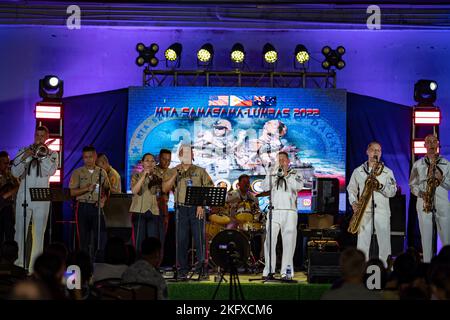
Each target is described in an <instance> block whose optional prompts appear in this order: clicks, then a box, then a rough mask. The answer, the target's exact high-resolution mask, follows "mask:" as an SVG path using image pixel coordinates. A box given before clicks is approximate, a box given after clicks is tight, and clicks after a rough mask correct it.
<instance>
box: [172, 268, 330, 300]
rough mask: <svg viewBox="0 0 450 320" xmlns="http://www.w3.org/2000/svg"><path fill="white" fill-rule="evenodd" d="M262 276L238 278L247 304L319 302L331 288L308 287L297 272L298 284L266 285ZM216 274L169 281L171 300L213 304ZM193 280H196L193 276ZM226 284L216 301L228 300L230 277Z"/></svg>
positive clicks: (271, 283) (244, 275)
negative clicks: (198, 278)
mask: <svg viewBox="0 0 450 320" xmlns="http://www.w3.org/2000/svg"><path fill="white" fill-rule="evenodd" d="M261 277H262V274H258V275H255V274H251V275H249V274H239V281H240V283H241V288H242V291H243V295H244V298H245V300H318V299H320V297H321V296H322V294H323V293H324V292H326V291H327V290H328V289H329V288H330V286H331V284H329V283H326V284H319V283H308V282H307V279H306V275H305V274H304V273H303V272H296V273H295V278H294V280H297V283H284V282H266V283H263V281H262V280H257V281H250V279H255V278H256V279H261ZM214 278H215V274H210V276H209V280H208V281H207V280H203V281H196V280H189V281H183V282H170V281H168V290H169V299H170V300H212V297H213V295H214V292H215V290H216V288H217V286H218V282H214ZM193 279H196V277H195V276H194V277H193ZM225 279H226V280H227V282H222V283H221V284H220V289H219V291H218V293H217V296H216V299H217V300H228V299H229V290H230V282H229V275H225Z"/></svg>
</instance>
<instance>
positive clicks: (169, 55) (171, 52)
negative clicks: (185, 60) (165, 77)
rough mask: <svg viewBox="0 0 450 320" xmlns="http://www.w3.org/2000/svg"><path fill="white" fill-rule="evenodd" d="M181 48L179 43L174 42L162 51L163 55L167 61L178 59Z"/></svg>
mask: <svg viewBox="0 0 450 320" xmlns="http://www.w3.org/2000/svg"><path fill="white" fill-rule="evenodd" d="M182 49H183V47H182V46H181V43H178V42H177V43H174V44H172V45H171V46H170V47H169V48H167V50H166V52H164V56H165V57H166V59H167V60H168V61H175V60H177V59H180V57H181V51H182Z"/></svg>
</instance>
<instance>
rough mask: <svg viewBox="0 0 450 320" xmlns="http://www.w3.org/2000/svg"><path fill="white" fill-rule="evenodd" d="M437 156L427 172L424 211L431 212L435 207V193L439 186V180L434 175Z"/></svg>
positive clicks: (432, 160)
mask: <svg viewBox="0 0 450 320" xmlns="http://www.w3.org/2000/svg"><path fill="white" fill-rule="evenodd" d="M436 166H437V157H434V158H433V159H431V162H430V165H429V166H428V172H427V188H426V191H425V192H424V193H423V196H422V198H423V211H424V212H426V213H430V212H431V211H432V209H433V200H434V194H435V191H436V188H437V186H439V184H440V182H439V180H438V179H437V178H436V177H435V176H434V174H435V173H436Z"/></svg>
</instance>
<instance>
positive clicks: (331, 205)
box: [311, 178, 339, 215]
mask: <svg viewBox="0 0 450 320" xmlns="http://www.w3.org/2000/svg"><path fill="white" fill-rule="evenodd" d="M311 202H312V204H311V209H312V212H313V213H321V214H332V215H337V214H338V213H339V180H338V179H336V178H314V179H313V187H312V199H311Z"/></svg>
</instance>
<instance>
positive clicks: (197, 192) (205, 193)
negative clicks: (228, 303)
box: [184, 187, 227, 280]
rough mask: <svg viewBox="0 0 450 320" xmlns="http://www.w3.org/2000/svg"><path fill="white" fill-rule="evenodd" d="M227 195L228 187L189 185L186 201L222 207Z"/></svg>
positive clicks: (192, 203) (204, 250) (196, 204)
mask: <svg viewBox="0 0 450 320" xmlns="http://www.w3.org/2000/svg"><path fill="white" fill-rule="evenodd" d="M226 196H227V188H217V187H187V190H186V198H185V201H184V203H185V204H186V205H189V206H210V207H221V206H224V205H225V199H226ZM204 227H205V215H203V228H204ZM204 231H205V230H203V232H200V237H201V243H204V241H203V239H202V237H203V236H202V235H203V234H204ZM201 250H202V253H205V252H206V248H204V247H203V246H202V248H201ZM204 262H205V261H202V262H201V263H202V267H201V269H202V270H201V272H200V275H199V277H198V280H200V279H201V277H202V273H203V264H204Z"/></svg>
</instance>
